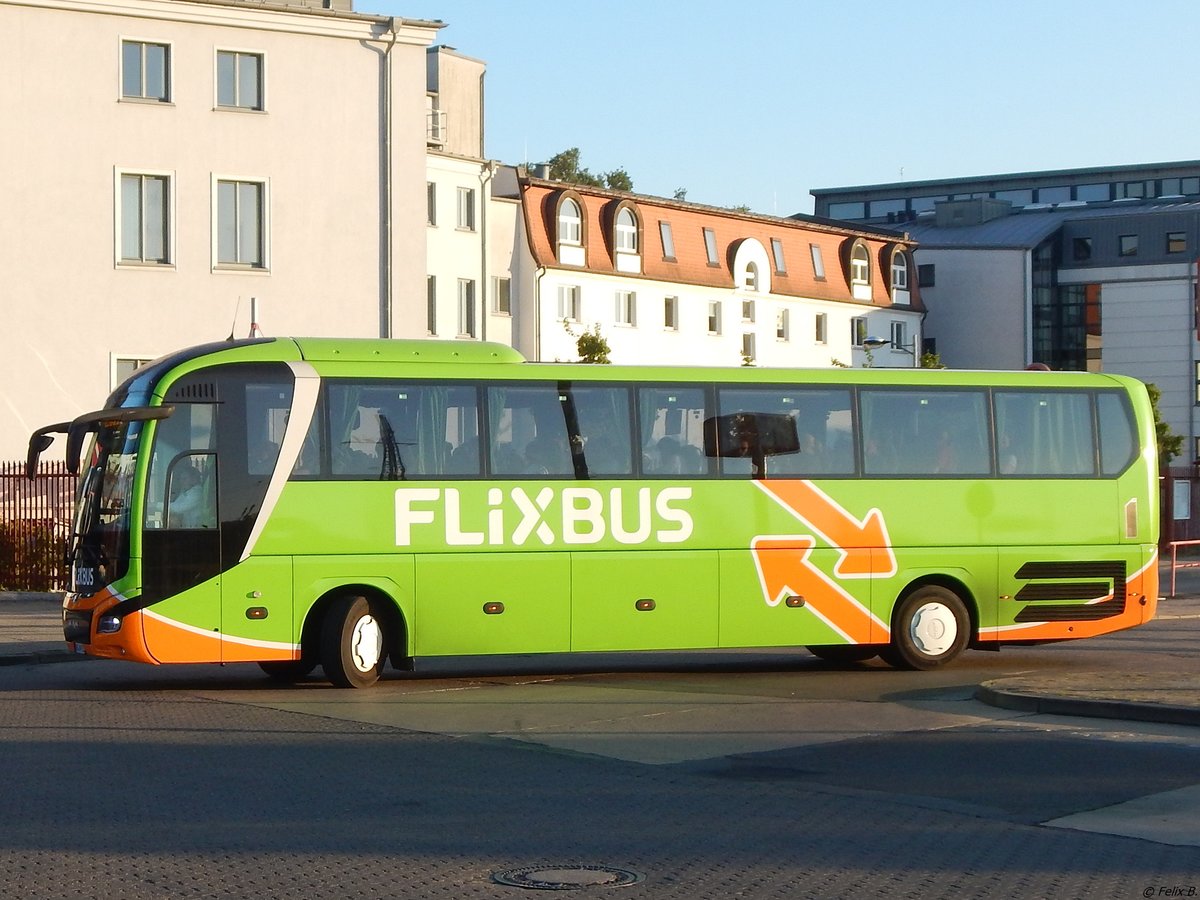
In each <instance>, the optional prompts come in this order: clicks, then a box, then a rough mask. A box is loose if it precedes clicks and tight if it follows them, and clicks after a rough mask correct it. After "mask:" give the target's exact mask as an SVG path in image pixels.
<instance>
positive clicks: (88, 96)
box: [0, 0, 441, 459]
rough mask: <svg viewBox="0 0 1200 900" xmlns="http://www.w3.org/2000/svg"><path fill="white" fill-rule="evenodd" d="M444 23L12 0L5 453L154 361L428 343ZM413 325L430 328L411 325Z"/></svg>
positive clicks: (15, 453)
mask: <svg viewBox="0 0 1200 900" xmlns="http://www.w3.org/2000/svg"><path fill="white" fill-rule="evenodd" d="M440 27H441V26H440V24H439V23H430V22H422V21H412V20H400V19H392V18H384V17H378V16H366V15H357V14H354V13H351V12H349V11H347V10H338V9H307V8H304V7H289V8H284V7H271V6H265V5H258V4H254V5H249V4H247V5H242V4H237V3H209V2H191V0H141V2H138V3H137V4H130V3H126V2H116V0H18V2H12V0H0V79H2V80H3V82H4V83H5V84H6V85H8V86H9V89H8V90H6V91H5V92H3V93H0V122H2V123H3V125H2V128H3V133H4V136H5V140H4V142H3V146H4V148H5V149H4V155H5V162H6V164H5V165H3V166H0V197H4V198H5V208H6V213H7V221H8V226H7V228H6V235H5V240H4V241H2V242H0V267H2V270H3V272H4V273H5V277H4V280H3V283H0V298H2V305H3V309H4V311H5V322H6V331H7V340H6V342H5V347H4V352H3V354H0V458H7V459H12V458H18V457H21V456H23V455H24V449H25V441H26V439H27V437H28V435H29V433H30V432H31V431H32V430H33V429H34V428H36V427H38V426H40V425H44V424H47V423H49V422H51V421H60V420H64V419H70V418H72V417H74V416H76V415H78V414H80V413H81V412H84V411H86V410H89V409H95V408H97V407H99V406H100V405H101V404H102V403H103V402H104V399H105V397H106V396H107V394H108V393H109V391H110V390H111V389H112V388H113V387H114V386H115V385H116V384H117V383H119V382H120V381H121V380H122V379H123V377H124V376H125V375H126V374H128V372H129V371H131V370H132V368H133V367H134V366H135V365H136V364H137V362H138V361H140V360H145V359H149V358H153V357H155V356H158V355H161V354H162V353H165V352H168V351H170V350H173V349H177V348H179V347H181V346H186V345H189V344H195V343H201V342H205V341H210V340H221V339H223V338H225V337H226V336H228V335H229V334H231V333H233V334H236V335H238V336H244V335H246V334H247V333H248V332H249V330H250V326H251V322H250V308H251V299H252V298H256V299H257V301H258V307H259V310H260V313H259V317H260V319H261V322H260V323H259V324H260V325H261V326H262V328H263V329H264V330H265V331H267V332H268V333H270V334H308V335H330V336H360V337H377V336H381V335H382V336H388V335H396V336H399V335H407V334H411V333H412V332H413V330H414V329H417V330H421V331H423V326H424V321H425V314H426V309H425V305H424V302H423V301H424V298H425V290H424V288H425V285H424V273H425V268H426V243H425V240H426V230H427V226H426V222H425V219H424V213H425V206H426V203H425V200H426V197H425V193H424V191H423V185H422V179H421V178H420V176H419V174H416V175H415V174H414V173H420V172H423V171H424V170H425V167H426V149H427V142H426V132H427V125H426V123H427V116H426V108H425V104H426V102H427V99H426V98H427V94H426V90H425V87H426V65H427V53H426V49H427V48H428V46H429V45H430V44H431V43H432V41H433V39H434V37H435V36H436V34H437V30H438V28H440ZM414 323H415V324H414Z"/></svg>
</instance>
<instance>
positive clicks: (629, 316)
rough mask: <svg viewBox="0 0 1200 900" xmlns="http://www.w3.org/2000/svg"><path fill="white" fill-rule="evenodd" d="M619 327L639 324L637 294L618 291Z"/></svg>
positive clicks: (617, 320)
mask: <svg viewBox="0 0 1200 900" xmlns="http://www.w3.org/2000/svg"><path fill="white" fill-rule="evenodd" d="M616 322H617V324H618V325H636V324H637V294H635V293H634V292H633V291H617V318H616Z"/></svg>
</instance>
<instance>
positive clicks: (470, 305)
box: [455, 278, 479, 339]
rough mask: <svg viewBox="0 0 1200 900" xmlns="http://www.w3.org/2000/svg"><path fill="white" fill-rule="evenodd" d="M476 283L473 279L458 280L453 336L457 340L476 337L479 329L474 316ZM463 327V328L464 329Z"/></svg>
mask: <svg viewBox="0 0 1200 900" xmlns="http://www.w3.org/2000/svg"><path fill="white" fill-rule="evenodd" d="M476 305H477V304H476V283H475V279H474V278H460V279H458V321H457V323H456V326H455V327H456V332H455V336H456V337H459V338H471V339H474V338H475V337H476V332H477V331H478V329H479V325H478V316H477V315H476V309H475V307H476ZM464 326H465V327H464Z"/></svg>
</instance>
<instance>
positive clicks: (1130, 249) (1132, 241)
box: [1117, 234, 1141, 259]
mask: <svg viewBox="0 0 1200 900" xmlns="http://www.w3.org/2000/svg"><path fill="white" fill-rule="evenodd" d="M1140 243H1141V241H1140V240H1139V236H1138V235H1136V234H1119V235H1117V256H1118V257H1119V258H1121V259H1128V258H1130V257H1133V256H1137V255H1138V245H1139V244H1140Z"/></svg>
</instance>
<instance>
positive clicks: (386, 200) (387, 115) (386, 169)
mask: <svg viewBox="0 0 1200 900" xmlns="http://www.w3.org/2000/svg"><path fill="white" fill-rule="evenodd" d="M388 32H389V33H390V34H391V36H392V39H391V41H390V42H389V43H388V45H387V49H386V50H384V51H383V303H384V310H383V337H385V338H390V337H393V336H394V334H395V329H394V327H393V323H392V48H393V47H395V46H396V38H397V37H398V35H397V34H396V17H395V16H392V17H390V18H389V19H388Z"/></svg>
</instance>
